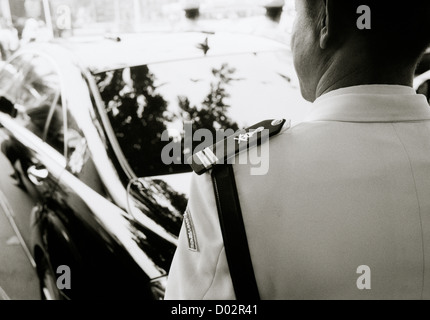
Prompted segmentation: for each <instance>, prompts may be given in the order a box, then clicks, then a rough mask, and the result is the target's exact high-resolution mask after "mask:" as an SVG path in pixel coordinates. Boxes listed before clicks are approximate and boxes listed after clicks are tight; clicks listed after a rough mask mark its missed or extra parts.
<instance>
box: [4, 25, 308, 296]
mask: <svg viewBox="0 0 430 320" xmlns="http://www.w3.org/2000/svg"><path fill="white" fill-rule="evenodd" d="M308 108H309V104H308V103H306V102H305V101H303V100H302V99H301V97H300V92H299V89H298V85H297V80H296V78H295V73H294V71H293V66H292V61H291V53H290V51H289V49H288V48H287V47H286V46H285V45H283V44H281V43H277V42H274V41H272V40H268V39H264V38H258V37H252V36H247V35H234V34H228V33H221V34H211V33H198V32H195V33H180V34H171V33H169V34H168V33H159V34H149V33H148V34H141V35H128V36H120V37H117V36H115V37H105V38H83V39H69V40H67V41H65V40H55V41H52V42H49V43H34V44H30V45H28V46H27V47H25V48H23V49H21V50H20V51H19V52H18V53H17V54H15V55H14V57H12V59H11V60H10V61H9V62H8V63H7V64H6V65H5V66H3V68H2V69H1V71H0V110H1V112H0V126H2V127H3V129H2V130H3V131H4V133H5V134H6V136H7V139H6V140H5V141H4V142H3V143H2V146H1V148H2V151H3V152H4V153H5V155H6V156H7V157H8V159H9V160H10V162H11V164H12V165H13V168H14V169H15V174H14V176H15V178H16V180H17V183H19V185H20V186H21V188H22V189H24V190H26V191H27V192H28V193H29V194H30V195H32V198H33V199H34V202H35V206H34V209H33V212H32V214H31V217H32V219H31V228H32V236H31V239H32V248H31V249H32V252H33V256H34V259H35V261H36V263H37V272H38V275H39V278H40V283H41V293H42V296H43V298H44V299H162V298H163V295H164V289H165V282H166V278H167V275H168V272H169V268H170V264H171V261H172V257H173V254H174V252H175V249H176V245H177V236H178V234H179V230H180V228H181V224H182V214H183V212H184V211H185V208H186V205H187V192H188V184H189V182H190V181H189V180H190V178H191V174H190V171H191V170H190V167H189V166H188V165H187V164H186V161H185V159H186V157H187V156H189V155H190V154H191V152H192V151H193V149H194V147H195V145H196V142H199V143H200V142H201V141H198V139H197V141H194V142H193V143H192V144H191V147H190V145H189V146H188V147H187V146H186V145H185V144H184V132H185V128H186V127H188V128H189V129H192V130H193V132H194V131H195V130H197V129H199V128H206V129H207V130H209V131H210V132H212V133H215V132H217V131H219V130H220V129H233V130H237V129H239V128H244V127H246V126H250V125H253V124H254V123H257V122H259V121H261V120H265V119H272V118H276V119H277V118H290V119H292V120H293V122H299V121H301V120H303V118H304V116H305V114H306V113H307V111H308ZM200 139H201V137H200ZM205 143H208V144H212V143H213V142H211V141H205ZM172 145H173V146H177V147H178V150H180V153H174V154H170V153H168V154H167V155H168V158H170V160H171V161H170V162H169V161H164V160H163V159H162V154H163V152H164V151H165V150H166V147H167V146H172ZM64 270H69V271H70V274H71V281H70V283H69V284H68V285H67V281H66V282H65V283H62V285H60V286H59V285H58V280H59V277H60V275H62V272H63V271H64Z"/></svg>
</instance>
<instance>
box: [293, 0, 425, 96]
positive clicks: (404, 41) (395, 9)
mask: <svg viewBox="0 0 430 320" xmlns="http://www.w3.org/2000/svg"><path fill="white" fill-rule="evenodd" d="M363 5H364V6H367V7H368V8H369V9H370V11H369V15H366V16H363V15H364V14H365V12H364V11H361V10H358V9H359V7H361V6H363ZM296 11H297V17H296V23H295V27H294V32H293V38H292V49H293V53H294V63H295V67H296V70H297V73H298V75H299V78H300V83H301V89H302V95H303V96H304V97H305V99H307V100H309V101H314V100H315V99H316V98H317V97H318V96H319V95H321V94H322V93H324V92H327V91H330V90H333V89H337V88H341V87H345V86H351V85H360V84H410V82H411V81H412V78H413V73H414V69H415V67H416V64H417V63H418V61H419V58H420V57H421V54H422V53H423V51H424V50H425V48H426V47H427V45H428V44H429V42H430V32H427V30H430V1H429V0H408V1H404V0H403V1H393V0H296ZM363 19H366V20H368V21H366V22H368V23H370V24H367V27H369V26H370V29H367V28H365V29H362V28H360V27H359V25H360V24H361V23H362V22H363Z"/></svg>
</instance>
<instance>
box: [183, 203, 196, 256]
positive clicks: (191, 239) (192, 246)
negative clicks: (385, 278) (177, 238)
mask: <svg viewBox="0 0 430 320" xmlns="http://www.w3.org/2000/svg"><path fill="white" fill-rule="evenodd" d="M184 224H185V229H186V231H187V240H188V249H189V250H190V251H194V252H197V251H198V247H197V236H196V231H195V229H194V224H193V220H192V218H191V211H190V209H188V208H187V210H186V211H185V214H184Z"/></svg>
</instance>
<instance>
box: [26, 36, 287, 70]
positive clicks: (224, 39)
mask: <svg viewBox="0 0 430 320" xmlns="http://www.w3.org/2000/svg"><path fill="white" fill-rule="evenodd" d="M51 44H55V45H60V46H61V47H63V48H67V49H68V50H70V51H71V52H72V53H73V55H74V56H76V57H77V58H78V59H79V60H80V62H81V63H83V64H84V66H85V67H86V68H88V69H90V70H91V71H92V72H93V73H99V72H103V71H107V70H113V69H119V68H124V67H131V66H138V65H145V64H153V63H162V62H170V61H178V60H189V59H198V58H203V57H204V56H205V55H206V56H222V55H234V54H242V53H259V52H266V51H280V50H288V46H287V45H286V44H284V43H281V42H277V41H274V40H271V39H267V38H264V37H260V36H253V35H247V34H234V33H225V32H222V33H205V32H181V33H171V32H169V33H168V32H166V33H140V34H127V35H120V36H112V35H111V36H109V37H106V36H104V37H103V36H99V37H81V38H69V39H57V40H54V41H53V42H51ZM35 45H36V46H39V47H44V51H47V50H49V52H50V53H51V54H53V50H51V49H47V47H46V44H35ZM48 46H49V45H48ZM205 48H206V49H207V52H206V53H205ZM54 51H55V50H54Z"/></svg>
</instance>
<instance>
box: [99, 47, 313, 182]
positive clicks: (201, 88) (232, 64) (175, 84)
mask: <svg viewBox="0 0 430 320" xmlns="http://www.w3.org/2000/svg"><path fill="white" fill-rule="evenodd" d="M96 82H97V85H98V88H99V91H100V94H101V97H102V99H103V101H104V103H105V108H106V112H107V114H108V116H109V120H110V122H111V125H112V128H113V130H114V132H115V135H116V138H117V139H118V142H119V145H120V147H121V149H122V152H123V153H124V156H125V158H126V159H127V161H128V162H129V164H130V166H131V168H132V169H133V170H134V172H135V174H136V175H137V176H140V177H148V176H156V175H165V174H170V173H179V172H184V171H189V167H188V165H186V164H185V162H184V161H182V163H184V165H164V164H163V162H162V161H161V154H162V150H163V148H164V147H165V146H166V145H167V144H168V143H169V141H162V134H163V132H168V134H169V137H170V139H171V140H170V141H176V142H177V143H179V144H180V143H181V141H183V135H184V123H185V122H191V123H192V128H193V132H195V130H197V129H202V128H205V129H209V130H211V131H212V132H215V131H216V130H219V129H224V130H227V129H232V130H234V131H236V130H238V129H242V128H245V127H247V126H250V125H253V124H255V123H257V122H259V121H262V120H265V119H269V118H284V117H287V118H289V119H292V120H293V121H294V120H295V121H301V120H302V118H303V114H304V113H305V110H304V108H305V107H303V109H300V108H301V106H300V104H301V103H302V100H301V97H300V92H299V90H298V86H297V84H296V83H297V82H296V80H295V73H294V71H293V67H292V63H291V61H290V60H289V56H288V54H287V53H286V52H277V53H273V52H271V53H264V54H242V55H234V56H223V57H214V58H204V59H197V60H186V61H176V62H169V63H160V64H153V65H149V66H146V65H145V66H137V67H131V68H124V69H118V70H113V71H108V72H103V73H100V74H97V75H96ZM302 104H303V103H302ZM214 136H215V135H214ZM200 143H201V142H197V143H196V145H198V144H200ZM212 143H213V142H212ZM212 143H210V144H212ZM194 147H195V146H193V148H194ZM181 150H183V152H184V153H186V154H189V153H190V152H191V150H184V149H181ZM184 158H185V157H184Z"/></svg>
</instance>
